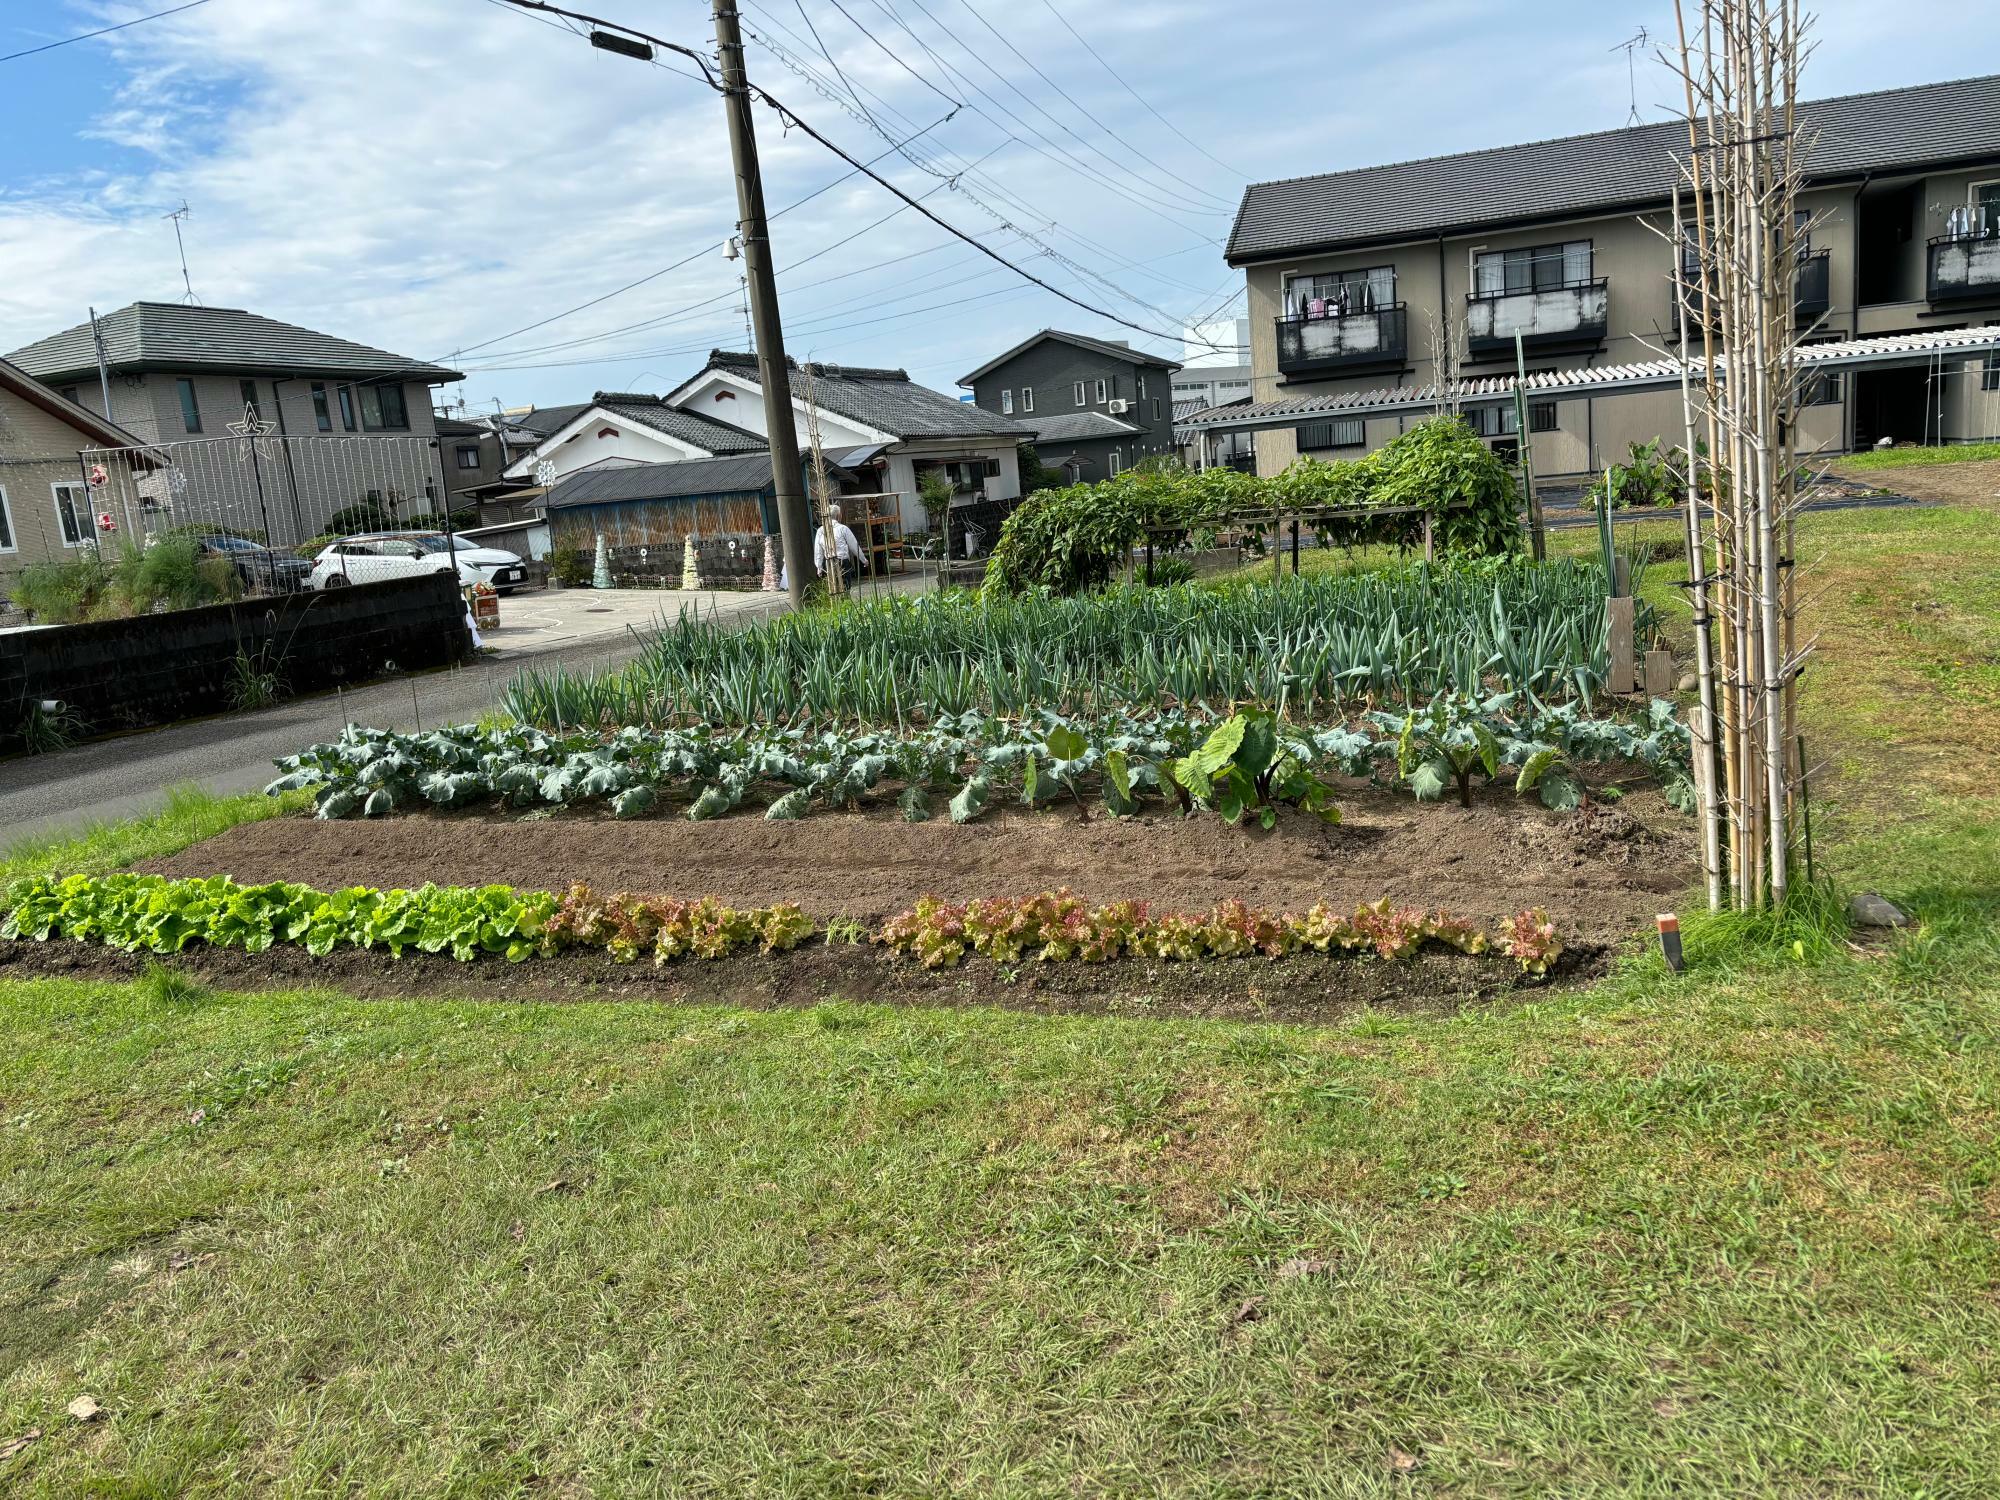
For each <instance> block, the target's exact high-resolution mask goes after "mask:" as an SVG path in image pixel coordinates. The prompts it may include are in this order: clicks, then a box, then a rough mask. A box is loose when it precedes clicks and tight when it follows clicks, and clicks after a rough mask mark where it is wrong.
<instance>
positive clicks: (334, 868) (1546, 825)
mask: <svg viewBox="0 0 2000 1500" xmlns="http://www.w3.org/2000/svg"><path fill="white" fill-rule="evenodd" d="M1341 811H1342V816H1343V821H1342V822H1341V823H1340V824H1339V825H1337V826H1327V825H1324V824H1321V823H1320V822H1318V821H1317V820H1315V819H1312V818H1309V817H1306V816H1304V815H1297V814H1293V815H1288V816H1286V817H1284V818H1282V819H1281V820H1280V822H1279V824H1278V826H1277V827H1276V828H1275V829H1273V830H1272V831H1270V832H1268V833H1266V832H1263V831H1261V830H1258V829H1253V828H1232V827H1230V826H1229V825H1228V824H1226V823H1224V822H1223V821H1222V820H1221V819H1219V818H1216V817H1212V816H1206V815H1197V816H1195V817H1191V818H1180V817H1177V816H1174V815H1173V814H1171V813H1162V814H1155V815H1152V816H1147V817H1140V818H1123V819H1114V818H1112V817H1110V816H1108V815H1107V814H1104V813H1103V812H1101V811H1095V810H1094V811H1092V812H1091V813H1090V814H1088V815H1084V814H1081V813H1077V812H1072V811H1068V810H1063V809H1058V810H1043V811H1039V812H1028V811H1025V810H1015V809H1008V810H1000V811H996V812H994V813H991V814H989V815H988V816H987V817H985V818H983V819H981V820H980V821H979V822H977V823H971V824H966V825H962V826H960V825H954V824H951V823H949V822H946V821H944V820H942V819H939V820H935V821H932V822H928V823H905V822H903V821H902V820H901V819H900V818H898V817H897V816H896V814H895V813H894V811H893V809H886V808H884V809H877V810H871V811H862V812H854V813H815V814H813V815H812V816H810V817H807V818H805V819H803V820H800V821H797V822H767V821H765V820H764V819H762V818H759V817H757V816H755V815H753V814H737V815H733V816H728V817H722V818H717V819H713V820H710V821H707V822H702V823H694V822H689V821H688V820H686V819H657V820H639V821H632V822H618V821H615V820H612V819H609V818H600V817H594V816H569V817H558V818H541V819H526V820H523V819H521V818H519V817H508V816H505V815H499V816H495V815H473V816H451V815H443V816H422V815H418V816H407V817H396V818H385V819H380V820H369V821H354V822H318V821H315V820H312V819H308V818H284V819H275V820H272V821H269V822H264V823H251V824H244V825H242V826H239V827H236V828H233V829H230V830H229V831H228V832H226V833H223V834H220V835H218V836H217V837H215V838H212V839H209V840H207V841H206V842H204V843H200V844H196V845H194V846H192V847H191V848H188V849H185V850H183V851H182V852H180V853H179V854H176V855H173V856H172V857H170V858H167V859H162V860H155V861H152V862H151V863H148V864H145V865H142V866H140V867H139V868H141V869H144V870H149V871H154V872H157V873H160V874H166V875H177V876H187V875H214V874H227V875H230V876H233V877H234V878H236V879H237V880H239V881H245V882H256V881H267V880H296V881H303V882H305V883H307V884H310V885H314V886H317V887H319V888H321V889H333V888H336V887H341V886H350V885H369V886H378V887H384V888H387V887H395V886H417V885H422V884H423V883H424V882H425V881H435V882H437V883H438V884H440V885H485V884H504V885H512V886H518V887H523V888H528V889H539V890H557V891H560V890H562V889H564V888H565V887H567V886H568V885H569V884H570V883H571V882H573V881H579V880H580V881H587V882H588V883H589V884H590V885H591V886H593V887H594V888H596V889H598V890H600V891H614V890H631V891H646V892H658V893H661V894H665V895H670V896H681V897H694V896H705V895H713V896H717V897H719V898H721V899H722V900H724V901H726V902H729V903H731V904H734V905H739V906H761V905H767V904H770V903H772V902H778V901H792V902H796V903H798V905H799V906H801V907H802V908H803V909H804V910H805V911H806V912H807V913H808V914H809V915H812V916H814V917H818V918H826V917H831V916H849V917H853V918H856V919H858V920H861V921H864V922H868V923H870V924H874V923H877V922H879V921H881V920H882V919H883V918H885V917H887V916H889V915H891V914H893V913H894V912H897V911H899V910H901V909H903V908H904V907H906V906H908V905H909V904H910V903H911V902H912V901H914V900H915V899H916V898H917V897H918V896H920V895H924V894H926V893H932V894H936V895H938V896H942V897H945V898H947V899H949V900H959V901H962V900H969V899H972V898H974V897H979V896H994V895H1015V894H1027V893H1031V892H1034V891H1039V890H1043V889H1056V888H1059V887H1062V886H1068V887H1069V888H1070V889H1071V890H1073V891H1075V892H1076V893H1077V894H1078V895H1079V896H1081V897H1083V898H1084V899H1085V900H1087V901H1091V902H1093V903H1095V902H1105V901H1115V900H1126V899H1145V900H1147V901H1150V902H1151V903H1153V905H1154V907H1155V909H1158V910H1173V911H1200V910H1206V909H1207V908H1209V907H1210V906H1212V905H1213V904H1214V903H1215V902H1216V901H1218V900H1221V899H1223V898H1225V897H1231V896H1233V897H1237V898H1239V899H1241V900H1242V901H1244V902H1246V903H1248V904H1249V905H1251V906H1258V907H1267V908H1271V909H1274V910H1282V911H1299V912H1302V911H1305V910H1306V909H1308V908H1309V907H1311V906H1312V905H1313V904H1314V903H1315V902H1325V903H1327V904H1328V905H1329V906H1332V907H1334V908H1336V909H1341V910H1351V909H1352V908H1353V907H1354V906H1356V905H1357V904H1359V903H1362V902H1371V901H1375V900H1377V899H1379V898H1380V897H1383V896H1389V897H1391V898H1393V899H1394V900H1395V901H1396V902H1397V903H1399V904H1407V905H1412V906H1422V907H1426V908H1436V907H1442V908H1444V909H1446V910H1448V911H1451V912H1453V913H1455V914H1458V915H1461V916H1465V917H1469V918H1472V919H1474V920H1476V921H1478V922H1480V923H1481V924H1483V925H1485V926H1487V927H1489V928H1490V927H1492V926H1493V925H1494V924H1495V923H1497V922H1498V920H1499V918H1501V917H1502V916H1506V915H1508V914H1510V913H1512V912H1516V911H1519V910H1521V909H1522V908H1524V907H1529V906H1542V907H1546V908H1547V909H1548V911H1549V914H1550V916H1551V917H1552V918H1553V919H1554V920H1555V922H1556V925H1557V928H1558V930H1559V931H1560V932H1561V934H1562V936H1563V939H1564V941H1565V942H1566V943H1569V944H1571V945H1572V946H1593V947H1606V946H1609V945H1611V944H1614V943H1616V942H1618V941H1620V940H1621V939H1624V938H1626V937H1628V936H1630V935H1631V934H1632V933H1633V932H1635V931H1637V930H1639V929H1641V928H1643V927H1646V926H1648V925H1650V922H1651V919H1652V917H1653V914H1654V913H1655V912H1656V911H1658V910H1660V909H1661V907H1662V905H1663V904H1670V900H1671V897H1672V896H1673V895H1674V894H1676V893H1678V892H1680V891H1681V890H1683V889H1685V888H1686V886H1687V885H1688V883H1689V882H1690V881H1691V880H1692V879H1693V878H1694V874H1695V868H1694V863H1693V859H1692V829H1691V825H1690V823H1689V822H1688V820H1687V819H1685V818H1683V817H1681V816H1680V815H1679V814H1677V813H1675V812H1673V811H1672V810H1671V809H1669V808H1667V807H1666V806H1665V805H1664V804H1663V803H1662V802H1661V801H1660V799H1659V798H1658V796H1657V795H1656V794H1654V793H1651V792H1645V793H1636V794H1633V795H1631V796H1628V797H1626V798H1625V799H1623V800H1622V801H1619V802H1617V803H1614V804H1593V805H1591V806H1590V807H1587V808H1585V809H1583V810H1582V811H1580V812H1576V813H1552V812H1549V811H1547V810H1545V809H1544V808H1542V807H1541V806H1539V805H1538V804H1535V803H1532V802H1524V801H1521V800H1517V799H1516V798H1514V797H1513V796H1512V795H1511V794H1510V792H1509V791H1507V790H1505V789H1499V788H1492V789H1486V790H1485V791H1484V792H1483V793H1482V794H1481V795H1479V796H1478V797H1476V798H1475V806H1474V807H1472V808H1471V809H1470V810H1466V809H1461V808H1459V807H1458V806H1456V805H1455V804H1447V805H1439V804H1420V803H1418V802H1416V801H1415V800H1414V799H1412V798H1410V797H1407V796H1396V795H1391V794H1389V793H1383V792H1374V791H1362V792H1358V793H1354V792H1350V793H1346V794H1343V796H1342V798H1341Z"/></svg>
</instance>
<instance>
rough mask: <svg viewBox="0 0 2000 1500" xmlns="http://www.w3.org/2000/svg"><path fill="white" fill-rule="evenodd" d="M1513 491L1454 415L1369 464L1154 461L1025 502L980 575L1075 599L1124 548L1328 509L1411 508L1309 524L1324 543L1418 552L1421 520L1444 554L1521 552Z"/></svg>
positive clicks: (1501, 468)
mask: <svg viewBox="0 0 2000 1500" xmlns="http://www.w3.org/2000/svg"><path fill="white" fill-rule="evenodd" d="M1518 506H1519V492H1518V490H1517V489H1516V486H1515V483H1514V479H1513V476H1512V474H1511V473H1509V471H1508V469H1507V466H1506V465H1505V464H1503V463H1502V462H1501V461H1500V460H1499V459H1498V458H1496V457H1494V455H1493V452H1492V450H1491V449H1490V448H1488V447H1487V446H1486V444H1485V443H1484V442H1482V441H1481V440H1480V439H1479V438H1478V436H1476V435H1475V434H1474V433H1473V431H1472V429H1471V428H1470V427H1468V426H1466V425H1465V423H1464V422H1462V421H1460V420H1458V419H1457V418H1455V417H1439V418H1436V419H1434V420H1432V421H1429V422H1425V423H1423V424H1422V425H1420V426H1417V427H1413V428H1411V429H1410V430H1409V431H1408V432H1406V433H1404V434H1403V435H1402V436H1401V437H1399V438H1397V439H1396V440H1395V441H1394V442H1391V443H1389V444H1388V445H1387V446H1386V447H1384V448H1382V449H1380V450H1379V451H1377V452H1375V453H1371V454H1369V455H1368V456H1367V457H1366V458H1362V459H1355V460H1344V459H1336V460H1332V461H1326V460H1321V459H1314V458H1302V459H1300V460H1299V461H1298V462H1296V463H1294V464H1292V465H1291V467H1289V468H1287V469H1286V470H1285V472H1284V473H1282V474H1280V475H1277V476H1276V477H1275V478H1268V479H1260V478H1258V477H1256V476H1255V475H1250V474H1240V473H1238V472H1236V471H1235V470H1234V469H1226V468H1217V469H1204V470H1199V471H1196V470H1192V469H1189V468H1187V467H1186V466H1185V465H1184V464H1181V463H1179V462H1177V461H1175V460H1172V459H1166V460H1158V461H1151V460H1149V461H1148V462H1147V463H1145V464H1143V465H1141V466H1140V467H1139V468H1137V469H1133V470H1128V471H1127V472H1126V473H1123V474H1120V475H1118V476H1117V477H1115V478H1112V479H1107V480H1105V481H1103V482H1102V483H1099V484H1078V485H1067V486H1063V487H1061V488H1057V489H1049V490H1040V491H1036V492H1034V493H1032V494H1030V495H1029V496H1028V498H1027V499H1026V500H1024V501H1023V502H1022V503H1021V505H1020V507H1019V508H1018V509H1017V510H1015V512H1014V513H1013V514H1012V515H1011V516H1009V517H1008V518H1007V523H1006V525H1005V526H1003V527H1002V528H1001V532H1000V540H999V542H998V543H997V544H996V545H995V547H994V549H993V556H992V558H991V559H990V560H989V562H988V564H987V569H986V582H987V586H988V587H989V588H992V589H995V590H997V591H1005V592H1009V593H1013V592H1018V591H1020V590H1021V589H1025V588H1038V587H1039V588H1051V589H1055V590H1056V591H1057V592H1059V593H1075V592H1077V591H1079V590H1082V589H1088V588H1094V587H1097V586H1099V585H1101V584H1103V583H1105V582H1106V581H1108V580H1109V579H1110V578H1111V576H1112V574H1113V573H1114V572H1115V570H1116V569H1117V567H1118V565H1119V563H1120V562H1121V561H1122V560H1123V557H1124V553H1125V549H1126V548H1127V547H1128V546H1136V545H1139V544H1141V543H1142V542H1144V541H1145V540H1147V539H1148V538H1150V539H1151V540H1152V541H1153V543H1154V544H1155V545H1156V546H1165V547H1175V546H1179V545H1181V544H1182V543H1183V542H1184V541H1189V540H1192V541H1195V542H1196V543H1197V544H1199V543H1201V542H1203V541H1206V540H1208V539H1209V538H1211V537H1212V536H1213V535H1214V533H1215V531H1216V528H1217V527H1218V525H1219V524H1220V523H1221V522H1222V521H1223V520H1224V519H1225V518H1227V517H1229V516H1230V515H1232V514H1236V515H1242V514H1245V513H1247V514H1249V515H1252V516H1261V515H1262V514H1263V513H1265V512H1269V513H1271V514H1272V515H1273V516H1277V515H1279V514H1282V513H1287V512H1289V513H1292V514H1297V513H1299V512H1309V511H1313V510H1323V509H1336V508H1338V509H1353V508H1364V509H1365V508H1370V507H1379V508H1382V509H1384V510H1390V509H1402V508H1407V507H1417V508H1418V511H1419V512H1420V513H1416V514H1406V515H1381V516H1366V515H1363V516H1354V517H1345V518H1340V519H1334V520H1316V521H1314V522H1313V526H1314V529H1315V530H1316V531H1317V532H1318V534H1319V537H1320V540H1321V542H1322V543H1323V544H1325V545H1340V546H1358V545H1362V544H1365V543H1370V542H1386V543H1391V544H1394V545H1397V546H1405V547H1408V546H1414V545H1415V544H1416V543H1417V542H1418V541H1419V540H1420V539H1421V537H1422V535H1423V529H1424V526H1423V522H1424V516H1423V514H1421V512H1428V513H1429V514H1430V515H1431V516H1432V517H1433V518H1434V530H1435V539H1436V542H1437V545H1438V546H1439V547H1440V548H1441V549H1443V550H1444V551H1446V552H1468V553H1496V552H1508V551H1512V550H1515V549H1516V548H1518V547H1519V546H1520V541H1521V522H1520V516H1519V513H1518Z"/></svg>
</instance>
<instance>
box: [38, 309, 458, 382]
mask: <svg viewBox="0 0 2000 1500" xmlns="http://www.w3.org/2000/svg"><path fill="white" fill-rule="evenodd" d="M97 323H98V327H99V328H100V329H101V330H102V332H103V334H104V350H105V355H106V357H107V358H108V359H109V361H110V364H111V368H112V369H113V370H120V371H126V370H129V371H139V370H216V371H222V372H226V373H229V374H237V373H242V374H246V375H247V374H253V373H254V374H271V375H334V376H344V377H351V378H359V379H367V378H370V377H377V378H379V377H385V376H401V377H402V378H403V379H406V380H422V381H426V382H429V383H430V384H433V385H435V384H437V383H439V382H441V381H447V380H462V379H464V378H465V377H464V376H462V375H460V374H459V372H458V371H456V370H447V369H446V368H444V366H442V365H434V364H431V363H429V362H428V361H425V360H421V359H409V358H407V357H405V356H403V355H401V354H391V353H389V352H388V351H387V350H386V349H371V348H369V347H368V346H367V345H366V344H355V343H350V342H349V341H348V340H346V339H337V338H335V337H334V336H333V335H332V334H328V333H315V332H314V331H313V330H312V329H310V328H300V327H298V326H296V325H295V324H291V323H280V322H278V321H277V320H276V319H275V318H264V317H259V316H258V315H257V314H256V313H251V312H245V311H243V310H242V309H241V308H238V307H189V306H186V305H185V304H183V303H179V302H134V303H132V304H131V305H130V306H127V307H121V308H119V309H118V311H116V312H114V313H107V314H105V315H104V316H103V317H101V318H99V319H98V320H97ZM7 357H8V358H9V359H11V360H12V361H13V362H14V363H15V364H17V365H19V366H20V367H21V368H22V369H24V370H26V371H27V372H28V373H29V374H30V375H33V376H34V377H35V378H36V379H38V380H48V381H55V382H62V381H66V380H78V379H82V378H83V377H84V376H86V375H95V374H96V373H97V348H96V345H95V343H94V342H93V341H92V339H91V335H90V325H89V324H88V323H79V324H77V325H76V327H74V328H65V329H64V330H63V331H62V332H61V333H57V334H51V335H50V336H49V337H48V338H45V339H41V340H39V341H37V342H35V343H32V344H30V345H28V346H27V347H26V348H25V349H17V350H15V351H14V353H12V354H10V355H8V356H7Z"/></svg>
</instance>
